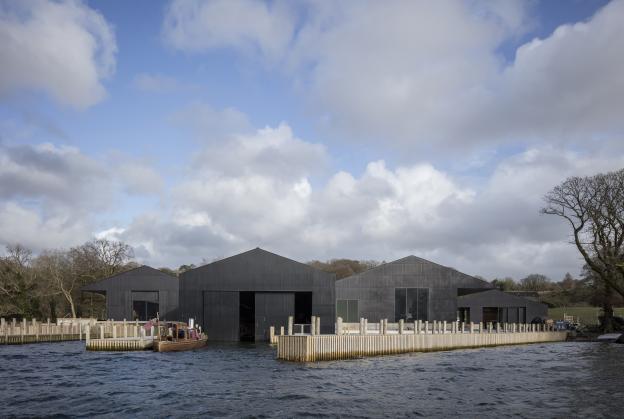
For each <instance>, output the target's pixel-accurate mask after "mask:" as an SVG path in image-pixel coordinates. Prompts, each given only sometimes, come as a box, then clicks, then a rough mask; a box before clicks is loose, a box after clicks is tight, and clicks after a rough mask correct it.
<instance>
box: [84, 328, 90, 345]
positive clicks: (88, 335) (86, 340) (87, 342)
mask: <svg viewBox="0 0 624 419" xmlns="http://www.w3.org/2000/svg"><path fill="white" fill-rule="evenodd" d="M85 342H86V344H87V348H88V347H89V342H91V325H87V328H86V330H85Z"/></svg>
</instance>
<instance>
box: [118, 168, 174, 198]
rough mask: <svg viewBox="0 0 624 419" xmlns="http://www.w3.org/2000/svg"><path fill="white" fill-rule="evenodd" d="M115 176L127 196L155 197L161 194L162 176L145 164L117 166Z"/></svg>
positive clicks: (162, 186)
mask: <svg viewBox="0 0 624 419" xmlns="http://www.w3.org/2000/svg"><path fill="white" fill-rule="evenodd" d="M117 174H118V176H119V178H120V182H121V184H122V187H123V189H124V190H125V192H126V193H127V194H129V195H156V194H159V193H160V192H162V190H163V188H164V180H163V178H162V176H161V175H160V174H159V173H158V172H157V171H156V169H155V168H153V167H151V166H150V165H149V164H147V163H142V162H138V161H129V162H126V163H123V164H121V165H119V166H118V171H117Z"/></svg>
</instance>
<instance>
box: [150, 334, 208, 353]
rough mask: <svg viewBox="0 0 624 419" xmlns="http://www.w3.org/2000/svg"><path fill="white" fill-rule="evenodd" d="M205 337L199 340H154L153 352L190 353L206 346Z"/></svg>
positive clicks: (206, 339) (206, 340)
mask: <svg viewBox="0 0 624 419" xmlns="http://www.w3.org/2000/svg"><path fill="white" fill-rule="evenodd" d="M207 342H208V338H207V337H205V336H204V337H202V338H199V339H179V340H171V341H169V340H155V341H154V351H155V352H172V351H191V350H193V349H199V348H202V347H204V346H206V343H207Z"/></svg>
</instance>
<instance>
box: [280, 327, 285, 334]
mask: <svg viewBox="0 0 624 419" xmlns="http://www.w3.org/2000/svg"><path fill="white" fill-rule="evenodd" d="M280 336H284V326H280Z"/></svg>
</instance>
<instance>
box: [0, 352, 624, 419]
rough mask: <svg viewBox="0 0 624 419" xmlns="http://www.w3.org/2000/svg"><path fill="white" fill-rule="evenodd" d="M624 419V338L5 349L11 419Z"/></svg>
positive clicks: (1, 409) (0, 409) (1, 392)
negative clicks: (400, 351)
mask: <svg viewBox="0 0 624 419" xmlns="http://www.w3.org/2000/svg"><path fill="white" fill-rule="evenodd" d="M11 415H16V416H21V415H26V416H44V415H50V416H66V415H67V416H87V417H92V416H104V417H115V418H116V417H166V416H173V417H325V416H330V417H417V416H423V417H452V416H462V417H503V416H517V417H527V418H546V417H560V418H568V417H589V418H597V417H623V416H624V345H616V344H605V343H556V344H534V345H523V346H509V347H498V348H488V349H472V350H457V351H449V352H433V353H414V354H405V355H396V356H384V357H375V358H366V359H356V360H348V361H332V362H322V363H309V364H295V363H288V362H282V361H277V360H276V359H275V350H274V349H273V348H271V347H269V346H268V345H260V344H258V345H217V344H209V347H207V348H205V349H202V350H198V351H194V352H182V353H177V354H176V353H152V352H127V353H106V352H86V351H85V350H84V343H83V342H65V343H52V344H34V345H23V346H0V416H2V417H5V416H11Z"/></svg>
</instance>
